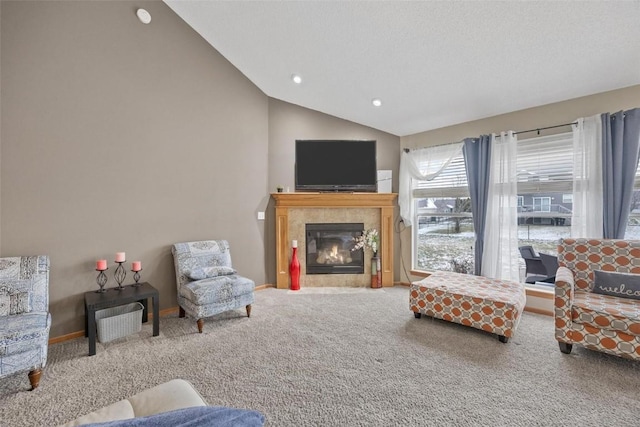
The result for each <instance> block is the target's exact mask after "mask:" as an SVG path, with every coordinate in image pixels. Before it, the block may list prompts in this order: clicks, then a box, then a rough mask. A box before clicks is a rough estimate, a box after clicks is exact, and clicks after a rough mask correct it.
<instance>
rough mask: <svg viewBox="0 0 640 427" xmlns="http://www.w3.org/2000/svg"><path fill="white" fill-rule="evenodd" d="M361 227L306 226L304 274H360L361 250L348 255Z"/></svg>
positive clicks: (348, 225)
mask: <svg viewBox="0 0 640 427" xmlns="http://www.w3.org/2000/svg"><path fill="white" fill-rule="evenodd" d="M363 231H364V224H363V223H331V224H306V226H305V236H306V242H305V247H306V250H307V252H306V259H307V265H306V267H307V268H306V274H363V273H364V255H363V251H362V249H359V250H356V251H351V249H352V248H353V247H354V245H355V238H356V237H358V236H361V235H362V232H363Z"/></svg>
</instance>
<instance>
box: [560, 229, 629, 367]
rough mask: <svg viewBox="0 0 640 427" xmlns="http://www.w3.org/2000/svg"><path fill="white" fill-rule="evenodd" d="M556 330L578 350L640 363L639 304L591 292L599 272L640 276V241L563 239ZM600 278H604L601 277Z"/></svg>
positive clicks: (563, 344) (564, 344)
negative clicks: (579, 348)
mask: <svg viewBox="0 0 640 427" xmlns="http://www.w3.org/2000/svg"><path fill="white" fill-rule="evenodd" d="M558 265H559V267H558V271H557V274H556V282H555V329H556V340H558V344H559V345H560V351H562V352H563V353H566V354H569V353H570V352H571V348H572V346H573V344H580V345H582V346H584V347H586V348H589V349H592V350H599V351H603V352H605V353H610V354H614V355H617V356H622V357H626V358H630V359H640V300H638V299H631V298H625V297H621V296H610V295H602V294H599V293H594V292H592V290H593V287H594V271H596V270H601V271H605V272H618V273H635V274H640V240H608V239H563V240H562V241H561V242H560V244H559V245H558ZM599 274H600V273H599Z"/></svg>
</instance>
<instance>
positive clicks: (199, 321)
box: [198, 319, 204, 333]
mask: <svg viewBox="0 0 640 427" xmlns="http://www.w3.org/2000/svg"><path fill="white" fill-rule="evenodd" d="M203 326H204V320H202V319H198V332H200V333H202V327H203Z"/></svg>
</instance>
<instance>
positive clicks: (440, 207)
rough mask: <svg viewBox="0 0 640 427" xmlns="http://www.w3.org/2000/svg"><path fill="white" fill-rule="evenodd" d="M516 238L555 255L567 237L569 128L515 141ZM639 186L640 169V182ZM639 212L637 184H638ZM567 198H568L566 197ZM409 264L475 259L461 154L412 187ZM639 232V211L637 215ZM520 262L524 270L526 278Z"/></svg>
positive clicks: (444, 265) (435, 266)
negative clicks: (440, 169) (439, 170)
mask: <svg viewBox="0 0 640 427" xmlns="http://www.w3.org/2000/svg"><path fill="white" fill-rule="evenodd" d="M517 162H518V163H517V169H518V193H519V195H518V239H519V244H520V246H524V245H531V246H533V247H534V249H535V250H536V251H538V252H546V253H555V252H556V251H557V242H558V239H560V238H561V237H569V235H570V231H571V227H570V225H571V213H572V210H573V195H572V192H573V140H572V134H571V132H567V133H563V134H557V135H551V136H544V137H536V138H530V139H521V140H520V141H519V142H518V160H517ZM637 182H638V183H639V184H640V169H639V173H638V181H637ZM638 189H639V191H638V210H639V212H640V185H639V187H638ZM567 196H569V197H567ZM413 200H414V203H415V218H414V224H415V225H414V227H413V268H414V269H417V270H425V271H433V270H451V269H452V261H453V260H454V259H457V258H459V257H469V256H471V257H473V246H474V244H475V235H474V229H473V217H472V214H471V202H470V199H469V190H468V186H467V176H466V172H465V168H464V157H463V156H462V154H460V156H458V157H455V158H454V159H453V160H452V161H451V163H450V164H449V166H448V167H447V169H446V170H444V171H443V172H442V173H441V174H440V176H438V177H437V178H436V179H434V180H433V181H430V182H422V183H420V184H419V185H418V186H417V187H416V188H414V190H413ZM638 225H639V226H638V227H637V229H638V232H639V234H640V213H639V215H638ZM524 267H525V264H524V260H522V268H521V271H522V274H523V278H524Z"/></svg>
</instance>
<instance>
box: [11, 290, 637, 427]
mask: <svg viewBox="0 0 640 427" xmlns="http://www.w3.org/2000/svg"><path fill="white" fill-rule="evenodd" d="M408 293H409V291H408V288H404V287H396V288H385V289H381V290H374V289H367V290H364V289H363V290H362V291H361V292H344V291H340V290H339V289H335V290H332V291H326V290H325V291H323V292H322V293H316V292H300V293H292V292H288V291H284V290H276V289H267V290H264V291H259V292H257V293H256V302H255V304H254V307H253V311H252V317H251V318H250V319H248V318H246V317H242V315H243V311H242V310H239V311H236V312H230V313H226V314H224V315H220V316H218V317H217V318H216V319H215V321H214V320H208V321H207V322H206V323H205V329H204V333H203V334H201V335H200V334H198V333H197V328H196V325H195V322H194V321H192V320H190V319H179V318H178V317H177V315H174V316H168V317H164V318H162V319H161V321H160V336H159V337H151V326H150V325H147V324H145V325H144V327H143V330H142V332H141V333H140V334H137V335H133V336H130V337H127V338H123V339H120V340H118V341H114V342H111V343H108V344H105V345H102V344H98V353H97V355H95V356H93V357H87V341H86V339H77V340H73V341H69V342H65V343H62V344H58V345H54V346H52V347H50V350H49V354H50V356H49V364H48V366H47V368H46V370H45V372H44V375H43V378H42V382H41V385H40V387H39V388H38V389H37V390H35V391H33V392H29V391H27V390H28V388H29V382H28V379H27V375H26V374H24V375H22V374H21V375H17V376H12V377H10V378H5V379H3V380H1V384H0V424H1V425H3V426H5V425H6V426H32V425H38V426H45V425H47V426H48V425H56V424H59V423H63V422H66V421H69V420H71V419H74V418H76V417H77V416H80V415H83V414H85V413H87V412H91V411H92V410H95V409H97V408H100V407H102V406H105V405H107V404H110V403H112V402H114V401H117V400H119V399H122V398H124V397H126V396H130V395H133V394H135V393H136V392H138V391H140V390H142V389H145V388H148V387H151V386H153V385H156V384H159V383H162V382H165V381H168V380H170V379H172V378H184V379H187V380H189V381H191V382H192V383H193V384H194V385H195V387H196V388H197V389H198V391H200V393H201V394H202V395H203V396H204V397H205V399H206V400H207V401H208V402H209V403H210V404H211V405H227V406H234V407H239V408H251V409H257V410H260V411H261V412H263V413H264V414H265V415H266V417H267V420H268V423H267V425H269V426H399V425H401V426H425V425H426V426H431V425H433V426H436V425H437V426H440V425H474V426H475V425H486V426H536V425H540V426H543V425H544V426H548V425H581V426H602V425H616V426H632V425H634V426H637V425H638V423H639V419H640V394H639V390H640V363H638V362H633V361H629V360H625V359H621V358H618V357H614V356H607V355H605V354H602V353H599V352H593V351H589V350H585V349H584V348H581V347H577V348H575V347H574V350H573V353H572V354H571V355H569V356H567V355H563V354H561V353H560V351H559V350H558V346H557V344H556V341H555V340H554V338H553V320H552V318H550V317H547V316H542V315H536V314H530V313H525V315H524V318H523V319H522V322H521V323H520V327H519V330H518V331H517V334H516V336H515V338H513V339H512V340H511V342H509V343H508V344H502V343H500V342H499V341H498V340H497V338H496V337H495V336H493V335H490V334H487V333H485V332H482V331H478V330H475V329H470V328H466V327H462V326H459V325H454V324H449V323H446V322H442V321H438V320H433V319H430V318H425V317H423V318H422V319H414V317H413V314H412V313H411V312H410V311H409V308H408V306H409V304H408V299H409V297H408Z"/></svg>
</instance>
